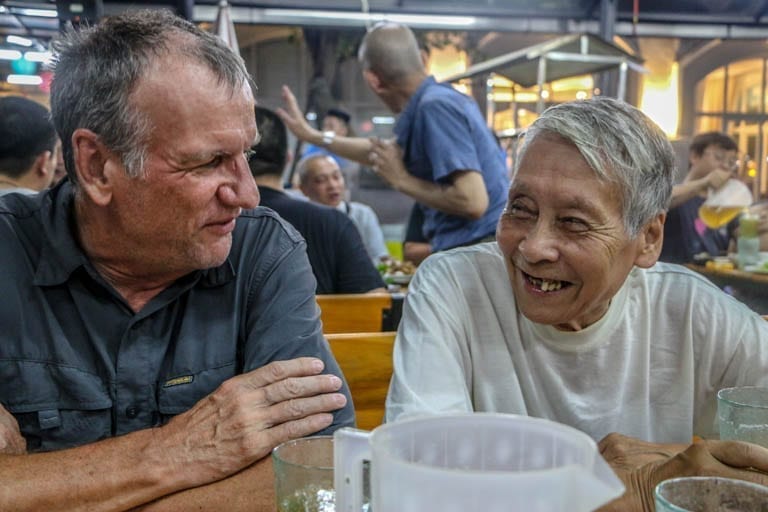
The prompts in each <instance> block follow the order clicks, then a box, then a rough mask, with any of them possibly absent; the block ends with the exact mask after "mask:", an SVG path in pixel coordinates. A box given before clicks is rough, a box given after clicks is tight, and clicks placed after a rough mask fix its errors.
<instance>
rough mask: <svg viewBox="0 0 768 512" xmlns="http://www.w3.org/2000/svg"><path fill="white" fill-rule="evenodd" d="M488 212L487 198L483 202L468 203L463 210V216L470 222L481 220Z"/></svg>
mask: <svg viewBox="0 0 768 512" xmlns="http://www.w3.org/2000/svg"><path fill="white" fill-rule="evenodd" d="M487 210H488V198H487V197H485V198H484V199H482V200H477V199H475V200H474V201H467V202H466V204H465V207H464V208H463V209H462V216H463V217H465V218H467V219H469V220H480V219H481V218H483V215H485V212H486V211H487Z"/></svg>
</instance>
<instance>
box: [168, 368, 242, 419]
mask: <svg viewBox="0 0 768 512" xmlns="http://www.w3.org/2000/svg"><path fill="white" fill-rule="evenodd" d="M234 376H235V363H234V362H232V363H227V364H224V365H221V366H217V367H214V368H208V369H206V370H202V371H199V372H196V373H188V372H177V373H176V374H172V375H168V376H167V377H166V378H165V379H163V380H161V381H160V382H158V384H157V409H158V412H159V413H160V423H161V424H165V423H167V422H168V420H170V419H171V418H172V417H173V416H175V415H177V414H181V413H182V412H185V411H187V410H189V409H191V408H192V407H193V406H194V405H195V404H196V403H197V402H199V401H200V400H202V399H203V398H205V397H206V396H208V395H210V394H211V393H213V391H214V390H216V388H218V387H219V385H220V384H221V383H222V382H224V381H225V380H227V379H229V378H231V377H234Z"/></svg>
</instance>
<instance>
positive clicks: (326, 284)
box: [248, 107, 386, 294]
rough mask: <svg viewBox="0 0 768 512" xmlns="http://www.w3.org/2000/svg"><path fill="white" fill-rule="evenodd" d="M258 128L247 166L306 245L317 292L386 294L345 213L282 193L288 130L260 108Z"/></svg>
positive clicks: (265, 201)
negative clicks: (256, 138)
mask: <svg viewBox="0 0 768 512" xmlns="http://www.w3.org/2000/svg"><path fill="white" fill-rule="evenodd" d="M256 125H257V126H258V127H259V133H260V135H261V138H260V139H259V143H258V144H256V145H255V146H253V147H252V148H251V149H252V150H253V154H252V156H251V157H250V159H249V162H248V165H249V166H250V168H251V173H252V174H253V176H254V178H255V180H256V184H257V185H258V186H259V192H260V196H261V205H262V206H266V207H268V208H272V209H273V210H275V211H276V212H277V213H278V214H280V216H281V217H282V218H284V219H285V220H287V221H288V222H290V223H291V224H292V225H293V227H295V228H296V229H297V230H298V231H299V233H301V235H302V236H303V237H304V239H305V240H306V241H307V255H308V256H309V263H310V264H311V265H312V271H313V272H314V274H315V278H316V279H317V293H319V294H325V293H363V292H383V291H386V288H385V285H384V281H383V280H382V278H381V275H380V274H379V272H378V270H377V269H376V268H375V267H374V266H373V263H371V260H370V259H369V258H368V253H367V252H366V250H365V246H364V245H363V240H362V239H361V238H360V233H358V230H357V228H356V227H355V225H354V224H353V223H352V221H351V220H350V219H349V218H348V217H347V216H346V215H345V214H343V213H341V212H339V211H337V210H335V209H332V208H326V207H323V206H320V205H317V204H314V203H310V202H309V201H302V200H301V199H295V198H293V197H290V196H289V195H288V194H286V193H285V192H284V191H283V178H282V176H283V171H284V169H285V166H286V164H287V163H288V159H289V153H288V132H287V130H286V128H285V125H284V124H283V122H282V121H281V120H280V118H279V117H277V115H276V114H275V113H274V112H272V111H271V110H268V109H266V108H263V107H256ZM323 158H328V157H325V156H324V157H323Z"/></svg>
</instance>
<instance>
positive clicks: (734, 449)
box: [705, 441, 768, 473]
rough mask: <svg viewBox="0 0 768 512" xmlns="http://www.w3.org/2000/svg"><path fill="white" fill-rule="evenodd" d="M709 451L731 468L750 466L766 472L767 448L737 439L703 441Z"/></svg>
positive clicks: (767, 467) (767, 462) (767, 465)
mask: <svg viewBox="0 0 768 512" xmlns="http://www.w3.org/2000/svg"><path fill="white" fill-rule="evenodd" d="M705 443H706V446H707V449H708V450H709V453H710V454H711V455H712V456H713V457H714V458H715V459H717V460H718V461H720V462H721V463H723V464H725V465H726V466H731V467H733V468H750V469H755V470H757V471H761V472H763V473H768V448H764V447H762V446H759V445H756V444H752V443H743V442H739V441H705Z"/></svg>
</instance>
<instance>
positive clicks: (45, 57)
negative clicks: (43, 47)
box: [24, 52, 53, 63]
mask: <svg viewBox="0 0 768 512" xmlns="http://www.w3.org/2000/svg"><path fill="white" fill-rule="evenodd" d="M24 58H25V59H26V60H28V61H30V62H45V63H48V62H50V61H51V60H52V59H53V53H51V52H25V53H24Z"/></svg>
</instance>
